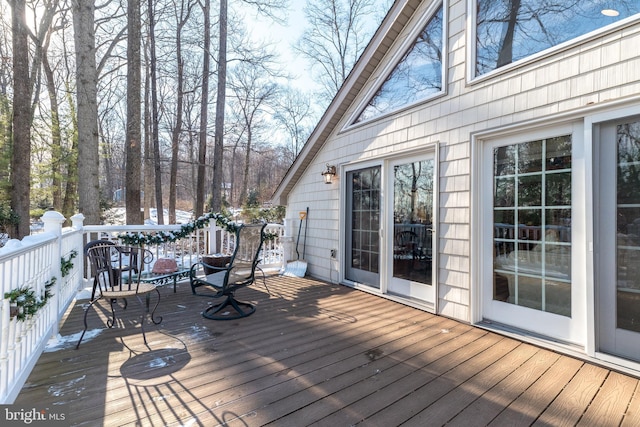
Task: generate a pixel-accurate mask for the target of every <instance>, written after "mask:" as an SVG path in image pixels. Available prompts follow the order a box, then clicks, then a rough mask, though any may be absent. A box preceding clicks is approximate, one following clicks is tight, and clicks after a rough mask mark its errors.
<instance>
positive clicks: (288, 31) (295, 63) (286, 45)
mask: <svg viewBox="0 0 640 427" xmlns="http://www.w3.org/2000/svg"><path fill="white" fill-rule="evenodd" d="M305 3H306V2H305V1H303V0H291V1H290V4H289V14H288V20H287V23H286V24H285V25H281V24H278V23H274V22H273V21H272V20H270V19H268V18H264V17H261V16H258V17H256V14H255V12H254V11H252V10H251V8H247V11H246V12H245V14H246V15H245V25H246V27H247V28H248V29H249V31H250V32H251V34H252V35H253V37H255V38H256V39H257V40H265V41H269V42H272V43H273V44H274V45H275V46H276V48H277V51H278V53H279V54H280V60H281V62H282V63H283V64H287V66H288V67H287V68H288V71H289V72H290V73H291V74H293V75H294V76H295V80H294V81H293V82H292V84H293V85H294V86H295V87H297V88H298V89H304V90H308V89H309V88H310V87H315V86H316V84H315V82H314V81H313V79H312V78H311V76H310V74H311V73H310V71H309V70H307V69H308V68H309V66H310V64H308V63H307V62H306V61H305V60H304V59H302V58H300V57H299V56H298V55H297V54H296V53H294V51H293V49H292V47H291V46H292V45H293V44H294V43H295V42H296V41H297V40H298V38H300V36H301V35H302V33H303V31H304V28H305V24H306V18H305V16H304V11H303V8H304V5H305ZM254 10H255V9H254Z"/></svg>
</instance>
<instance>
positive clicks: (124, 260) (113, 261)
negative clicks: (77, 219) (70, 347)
mask: <svg viewBox="0 0 640 427" xmlns="http://www.w3.org/2000/svg"><path fill="white" fill-rule="evenodd" d="M88 246H89V245H88ZM86 254H87V258H88V259H89V262H90V265H91V274H92V275H93V277H94V285H93V291H92V293H91V300H90V302H89V304H88V305H87V306H86V307H85V308H84V330H83V331H82V334H81V335H80V339H79V340H78V344H77V345H76V348H79V347H80V343H81V342H82V338H83V337H84V334H85V332H87V327H88V326H87V315H88V314H89V310H90V309H91V307H93V306H94V305H95V304H96V303H97V302H98V301H99V300H100V299H102V298H104V299H106V300H108V301H109V304H110V306H111V318H110V319H108V320H107V326H108V327H109V328H112V327H113V326H114V325H115V323H116V311H115V306H116V305H117V304H118V300H119V299H121V300H122V301H123V309H126V308H127V298H128V297H136V298H137V299H138V301H139V302H140V308H141V310H142V316H141V321H140V327H141V329H142V337H143V339H144V343H145V344H147V337H146V335H145V331H144V324H145V317H146V313H147V312H148V311H149V294H150V293H152V292H153V291H155V292H156V293H157V295H158V299H157V301H156V303H155V306H154V307H153V310H152V311H151V321H152V322H153V323H154V324H156V325H157V324H159V323H160V322H162V317H159V319H158V320H156V319H155V310H156V308H157V307H158V304H159V303H160V292H159V291H158V289H157V288H156V286H155V285H154V284H153V283H144V282H141V281H140V279H141V277H142V274H140V273H141V272H142V271H143V270H144V269H145V266H148V265H150V264H151V262H152V261H153V253H151V251H149V250H148V249H144V248H141V247H136V246H134V247H130V246H119V245H115V244H114V243H113V242H106V243H102V244H93V245H90V246H89V247H88V248H87V249H86ZM141 296H144V297H145V300H146V309H145V304H144V303H143V301H142V298H141Z"/></svg>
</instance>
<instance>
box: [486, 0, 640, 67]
mask: <svg viewBox="0 0 640 427" xmlns="http://www.w3.org/2000/svg"><path fill="white" fill-rule="evenodd" d="M639 12H640V1H638V0H616V1H605V0H498V1H496V0H478V2H477V16H476V31H477V33H476V74H477V75H482V74H485V73H488V72H490V71H493V70H496V69H498V68H500V67H503V66H505V65H507V64H511V63H512V62H515V61H518V60H520V59H522V58H526V57H527V56H530V55H533V54H535V53H538V52H541V51H543V50H545V49H548V48H550V47H553V46H557V45H559V44H561V43H564V42H566V41H568V40H571V39H573V38H576V37H579V36H581V35H584V34H587V33H589V32H591V31H594V30H596V29H598V28H601V27H604V26H606V25H609V24H611V23H614V22H616V21H619V20H621V19H624V18H627V17H629V16H632V15H634V14H637V13H639Z"/></svg>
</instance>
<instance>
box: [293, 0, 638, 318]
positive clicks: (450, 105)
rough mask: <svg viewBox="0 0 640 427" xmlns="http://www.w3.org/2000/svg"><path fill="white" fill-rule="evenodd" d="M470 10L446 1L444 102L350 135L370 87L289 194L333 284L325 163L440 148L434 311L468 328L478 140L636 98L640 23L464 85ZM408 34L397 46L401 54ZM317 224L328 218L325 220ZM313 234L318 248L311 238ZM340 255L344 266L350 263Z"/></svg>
mask: <svg viewBox="0 0 640 427" xmlns="http://www.w3.org/2000/svg"><path fill="white" fill-rule="evenodd" d="M425 7H426V6H425V5H424V4H423V5H422V6H421V7H420V8H419V9H418V10H417V11H416V16H421V14H422V13H424V9H425ZM466 7H467V6H466V2H465V1H463V0H458V1H451V2H449V16H448V25H449V27H448V34H449V43H448V46H447V47H448V64H447V66H448V69H447V72H446V73H445V74H446V76H447V82H446V84H447V91H446V94H445V95H443V96H440V97H438V98H435V99H432V100H429V101H426V102H424V103H422V104H420V105H417V106H414V107H412V108H409V109H407V110H405V111H402V112H399V113H397V114H395V115H394V116H391V117H383V118H381V119H380V120H377V121H373V122H371V123H366V124H362V125H358V126H354V127H352V128H347V130H344V126H346V125H347V124H348V123H347V122H346V120H347V118H350V117H352V115H353V114H354V109H355V108H356V106H357V105H359V103H360V102H361V101H363V100H365V99H364V98H365V96H368V95H367V93H368V91H370V89H372V88H374V87H375V85H377V84H378V83H379V82H377V81H375V82H374V81H373V80H369V82H368V83H367V84H366V85H365V86H364V88H363V89H362V90H361V91H360V93H359V95H358V97H357V98H356V100H355V101H354V102H353V104H352V106H351V108H350V110H349V111H348V112H347V113H346V114H345V115H344V117H343V118H342V123H341V125H339V126H338V127H337V128H336V130H335V131H334V133H333V134H332V136H331V137H330V138H329V139H328V140H327V141H326V142H325V144H324V147H323V148H322V149H321V151H320V153H319V154H318V155H317V156H316V159H314V166H313V167H309V168H308V170H307V171H306V173H305V175H304V176H303V178H302V179H301V180H299V181H298V182H297V185H296V186H295V189H294V190H293V191H292V192H291V194H290V195H289V203H290V205H289V214H288V216H289V217H292V216H297V212H298V210H302V209H304V207H305V206H307V205H308V206H309V207H310V212H311V213H310V220H309V221H310V222H309V226H310V230H309V232H310V235H309V236H308V241H307V245H308V247H309V249H308V251H307V252H308V253H309V254H310V255H309V257H308V261H309V269H310V272H311V273H312V274H314V275H316V276H317V277H320V278H324V279H329V276H328V274H329V265H330V263H329V261H328V259H327V257H328V250H329V249H338V250H340V248H339V247H338V246H339V243H338V242H339V236H338V231H339V228H338V227H339V225H338V224H339V221H343V218H341V217H340V215H341V213H340V204H341V203H343V201H341V200H339V194H340V192H339V188H340V186H342V185H344V183H339V184H335V185H332V186H327V185H325V184H322V183H321V176H320V174H319V171H321V170H323V169H324V165H325V163H330V164H335V165H344V164H353V163H354V162H357V161H362V160H366V159H379V160H380V161H383V160H384V159H385V158H387V157H388V156H389V155H390V154H392V153H393V154H395V153H401V152H403V151H408V150H411V149H415V148H416V147H427V146H428V144H434V143H438V147H439V164H438V168H439V176H438V177H437V179H438V184H439V191H440V193H439V195H438V197H439V205H438V207H437V209H438V215H439V218H438V220H439V223H438V224H436V234H437V237H438V243H437V250H438V256H439V258H438V274H437V277H438V282H439V283H438V301H437V307H438V312H439V313H440V314H443V315H447V316H451V317H453V318H456V319H460V320H463V321H470V318H469V306H470V304H471V301H470V294H469V288H470V286H471V283H470V259H471V258H470V256H471V253H470V251H471V247H470V233H471V230H470V223H471V210H470V206H471V193H470V192H471V160H472V159H471V154H470V152H471V149H470V135H471V133H473V132H477V131H484V130H487V129H492V128H496V127H500V126H506V125H511V124H514V123H518V122H522V121H527V120H532V119H540V118H545V117H548V118H553V117H554V116H555V115H557V114H562V113H564V112H567V111H570V110H574V109H576V108H582V107H585V106H586V105H590V104H598V103H601V102H605V101H610V100H616V99H619V98H620V97H625V96H632V95H637V94H638V93H640V55H639V51H640V48H639V46H640V25H639V24H637V23H636V24H633V25H631V26H629V27H627V28H624V29H620V30H618V31H616V32H614V33H612V34H609V35H604V36H602V37H600V38H599V39H595V40H592V41H586V42H585V41H583V42H580V44H577V45H575V46H573V47H569V48H567V49H565V50H563V51H558V52H552V53H551V54H549V55H547V56H544V57H540V58H539V59H537V60H536V61H534V62H531V63H525V64H520V65H518V66H517V67H512V68H511V69H509V68H508V67H507V68H506V69H505V70H503V71H500V72H497V73H495V74H494V75H493V76H488V77H486V78H484V77H483V78H482V79H478V80H477V81H467V74H466V72H467V68H468V64H467V61H468V60H469V58H470V57H471V55H470V52H471V51H472V46H465V43H466V41H467V35H466V31H467V29H466V27H465V26H466V23H467V22H470V20H469V19H468V17H467V16H466V12H467V9H466ZM412 22H415V19H414V21H412ZM407 31H408V30H407ZM407 31H405V32H403V33H402V34H401V37H399V39H398V40H397V41H396V42H395V43H394V46H396V47H397V46H400V44H401V42H402V39H403V38H404V37H406V33H407ZM390 57H391V55H389V56H387V57H386V58H385V59H384V60H383V63H381V64H380V65H379V67H378V69H377V71H375V72H374V76H375V77H376V78H380V77H381V72H382V70H383V69H384V68H385V66H386V64H387V63H388V61H389V58H390ZM316 215H322V217H323V218H322V220H318V219H317V218H318V217H317V216H316ZM311 235H313V236H314V239H310V236H311ZM315 237H317V240H316V239H315ZM339 256H340V257H341V259H342V260H344V256H345V254H341V253H339ZM382 261H383V262H385V260H382ZM332 274H334V275H335V274H336V273H335V271H333V272H332ZM334 279H335V277H334ZM475 285H476V284H474V286H475Z"/></svg>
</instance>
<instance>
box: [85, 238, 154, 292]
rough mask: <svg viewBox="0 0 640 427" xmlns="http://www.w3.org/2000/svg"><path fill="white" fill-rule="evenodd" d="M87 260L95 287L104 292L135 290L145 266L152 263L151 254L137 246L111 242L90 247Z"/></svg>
mask: <svg viewBox="0 0 640 427" xmlns="http://www.w3.org/2000/svg"><path fill="white" fill-rule="evenodd" d="M87 258H88V259H89V262H90V264H91V272H92V274H93V276H94V278H95V281H96V282H95V285H94V287H97V288H99V289H100V291H101V292H104V291H114V290H118V291H128V290H135V289H136V288H137V286H138V284H139V283H140V278H141V274H137V273H138V272H142V271H143V270H144V269H145V266H146V265H150V264H151V262H152V261H153V253H152V252H151V251H149V250H148V249H144V248H141V247H137V246H119V245H115V244H113V243H112V242H108V243H106V244H95V245H91V246H90V247H89V248H88V249H87Z"/></svg>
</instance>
